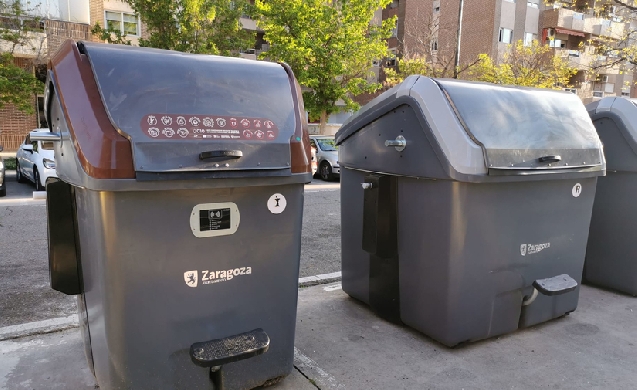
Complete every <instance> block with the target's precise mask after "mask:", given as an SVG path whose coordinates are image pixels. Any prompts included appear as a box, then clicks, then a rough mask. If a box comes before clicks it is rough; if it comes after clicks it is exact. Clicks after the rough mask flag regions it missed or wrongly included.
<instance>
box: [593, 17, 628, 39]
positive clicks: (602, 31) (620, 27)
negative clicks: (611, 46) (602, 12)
mask: <svg viewBox="0 0 637 390" xmlns="http://www.w3.org/2000/svg"><path fill="white" fill-rule="evenodd" d="M625 30H626V24H625V23H618V22H613V21H610V20H608V19H598V20H597V23H596V24H595V26H594V28H593V35H597V36H600V37H606V38H612V39H622V38H623V37H624V34H625Z"/></svg>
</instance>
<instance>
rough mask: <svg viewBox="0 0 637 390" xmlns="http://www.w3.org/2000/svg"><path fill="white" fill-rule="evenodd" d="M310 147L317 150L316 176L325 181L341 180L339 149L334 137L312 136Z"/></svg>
mask: <svg viewBox="0 0 637 390" xmlns="http://www.w3.org/2000/svg"><path fill="white" fill-rule="evenodd" d="M310 145H311V146H312V147H313V148H315V149H316V160H317V161H316V162H317V165H318V172H317V173H316V174H318V176H319V177H320V178H321V179H323V180H325V181H329V180H334V179H337V178H340V176H341V168H340V167H339V165H338V147H337V146H336V143H335V142H334V136H327V135H310ZM316 174H315V175H316Z"/></svg>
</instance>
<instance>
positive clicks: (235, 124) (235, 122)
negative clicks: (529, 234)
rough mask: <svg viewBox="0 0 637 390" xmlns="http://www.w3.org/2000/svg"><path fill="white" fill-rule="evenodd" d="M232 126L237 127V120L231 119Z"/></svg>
mask: <svg viewBox="0 0 637 390" xmlns="http://www.w3.org/2000/svg"><path fill="white" fill-rule="evenodd" d="M230 126H232V127H237V118H230Z"/></svg>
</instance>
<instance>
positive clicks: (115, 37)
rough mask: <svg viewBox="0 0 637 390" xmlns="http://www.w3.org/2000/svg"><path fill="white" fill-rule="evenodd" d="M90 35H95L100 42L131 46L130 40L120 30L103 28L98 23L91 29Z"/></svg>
mask: <svg viewBox="0 0 637 390" xmlns="http://www.w3.org/2000/svg"><path fill="white" fill-rule="evenodd" d="M91 34H93V35H96V36H97V37H98V38H99V39H100V40H101V41H105V42H106V43H111V44H117V45H131V40H130V39H128V38H127V36H126V34H122V32H121V31H120V30H116V29H113V28H103V27H102V26H101V25H100V23H99V22H95V25H93V27H92V28H91Z"/></svg>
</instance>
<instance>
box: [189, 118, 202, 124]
mask: <svg viewBox="0 0 637 390" xmlns="http://www.w3.org/2000/svg"><path fill="white" fill-rule="evenodd" d="M188 121H189V122H190V124H191V125H193V126H199V123H201V119H199V118H197V117H196V116H193V117H192V118H190V119H189V120H188Z"/></svg>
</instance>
